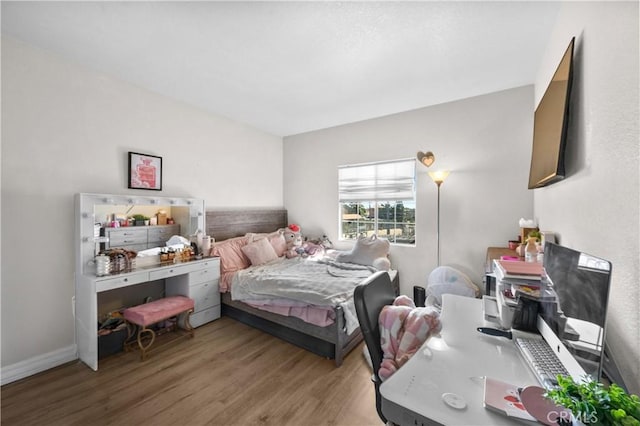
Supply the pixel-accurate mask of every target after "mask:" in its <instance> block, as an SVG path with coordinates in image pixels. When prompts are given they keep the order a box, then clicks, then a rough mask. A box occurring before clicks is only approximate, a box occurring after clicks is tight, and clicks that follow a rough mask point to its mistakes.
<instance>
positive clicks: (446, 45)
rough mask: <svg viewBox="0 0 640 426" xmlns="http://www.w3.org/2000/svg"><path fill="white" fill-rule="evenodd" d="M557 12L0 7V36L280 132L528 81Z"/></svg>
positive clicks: (340, 6)
mask: <svg viewBox="0 0 640 426" xmlns="http://www.w3.org/2000/svg"><path fill="white" fill-rule="evenodd" d="M559 7H560V3H559V2H535V1H533V2H520V1H513V2H506V1H505V2H484V1H472V2H459V1H446V2H437V1H424V2H403V1H395V2H310V1H306V2H266V1H265V2H239V1H232V2H213V1H208V2H206V1H200V2H181V1H178V2H106V1H105V2H73V1H71V2H54V1H44V2H22V1H18V2H10V1H2V33H3V34H8V35H10V36H12V37H14V38H17V39H21V40H23V41H25V42H27V43H30V44H32V45H36V46H39V47H41V48H43V49H46V50H50V51H53V52H55V53H57V54H60V55H62V56H64V57H66V58H67V59H69V60H71V61H74V62H77V63H80V64H83V65H85V66H88V67H90V68H92V69H95V70H98V71H100V72H104V73H107V74H110V75H113V76H116V77H117V78H120V79H122V80H125V81H128V82H130V83H133V84H135V85H138V86H141V87H144V88H147V89H149V90H151V91H154V92H157V93H160V94H162V95H165V96H169V97H171V98H175V99H178V100H180V101H183V102H186V103H188V104H191V105H194V106H197V107H199V108H203V109H205V110H207V111H210V112H213V113H215V114H218V115H222V116H225V117H228V118H231V119H233V120H236V121H239V122H242V123H246V124H248V125H251V126H253V127H255V128H258V129H261V130H263V131H265V132H268V133H271V134H274V135H278V136H288V135H293V134H298V133H303V132H308V131H312V130H317V129H322V128H327V127H332V126H337V125H341V124H346V123H351V122H355V121H360V120H364V119H369V118H374V117H380V116H384V115H389V114H393V113H398V112H402V111H408V110H412V109H416V108H421V107H425V106H429V105H435V104H439V103H443V102H448V101H452V100H457V99H463V98H467V97H471V96H476V95H481V94H485V93H490V92H495V91H499V90H504V89H509V88H513V87H518V86H523V85H527V84H533V82H534V81H535V77H536V74H537V72H538V68H539V64H540V62H541V59H542V57H543V53H544V51H545V48H546V45H547V42H548V39H549V36H550V35H551V31H552V28H553V25H554V21H555V18H556V15H557V12H558V9H559Z"/></svg>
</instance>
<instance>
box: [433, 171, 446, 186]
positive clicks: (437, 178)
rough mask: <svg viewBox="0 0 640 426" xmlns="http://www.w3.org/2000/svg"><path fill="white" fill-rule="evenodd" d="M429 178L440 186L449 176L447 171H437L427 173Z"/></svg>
mask: <svg viewBox="0 0 640 426" xmlns="http://www.w3.org/2000/svg"><path fill="white" fill-rule="evenodd" d="M429 176H431V179H432V180H433V181H434V182H435V183H436V184H437V185H440V184H441V183H442V182H444V180H445V179H446V178H447V176H449V171H448V170H438V171H436V172H429Z"/></svg>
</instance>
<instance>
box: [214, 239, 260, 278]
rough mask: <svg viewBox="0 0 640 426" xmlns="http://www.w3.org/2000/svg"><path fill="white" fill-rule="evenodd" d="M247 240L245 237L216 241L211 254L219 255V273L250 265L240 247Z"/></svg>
mask: <svg viewBox="0 0 640 426" xmlns="http://www.w3.org/2000/svg"><path fill="white" fill-rule="evenodd" d="M247 242H248V239H247V238H246V237H236V238H230V239H228V240H224V241H222V242H219V243H218V242H216V244H215V245H214V246H213V250H212V252H211V255H212V256H219V257H220V273H225V272H235V271H239V270H240V269H245V268H248V267H249V265H251V262H250V261H249V258H248V257H247V256H245V254H244V253H243V252H242V247H244V246H246V245H247Z"/></svg>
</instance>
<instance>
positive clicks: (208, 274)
mask: <svg viewBox="0 0 640 426" xmlns="http://www.w3.org/2000/svg"><path fill="white" fill-rule="evenodd" d="M219 278H220V265H219V263H218V262H217V261H216V262H212V263H211V264H210V265H209V266H208V267H206V268H204V269H199V270H197V271H193V272H191V273H190V274H189V284H190V285H194V284H200V283H203V282H207V281H213V280H218V279H219Z"/></svg>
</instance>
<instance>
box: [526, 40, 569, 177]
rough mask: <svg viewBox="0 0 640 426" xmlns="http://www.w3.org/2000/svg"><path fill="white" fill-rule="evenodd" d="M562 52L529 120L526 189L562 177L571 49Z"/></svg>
mask: <svg viewBox="0 0 640 426" xmlns="http://www.w3.org/2000/svg"><path fill="white" fill-rule="evenodd" d="M574 43H575V37H573V38H572V39H571V42H570V43H569V47H567V50H566V51H565V53H564V56H563V57H562V60H561V61H560V64H559V65H558V68H557V69H556V72H555V73H554V74H553V78H552V79H551V82H550V83H549V86H548V87H547V90H546V91H545V92H544V95H543V96H542V99H541V100H540V103H539V104H538V107H537V108H536V112H535V116H534V119H533V149H532V151H531V169H530V171H529V189H534V188H540V187H543V186H547V185H550V184H552V183H555V182H557V181H559V180H561V179H564V177H565V170H564V151H565V146H566V143H567V127H568V122H569V107H570V97H571V85H572V82H573V46H574Z"/></svg>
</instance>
